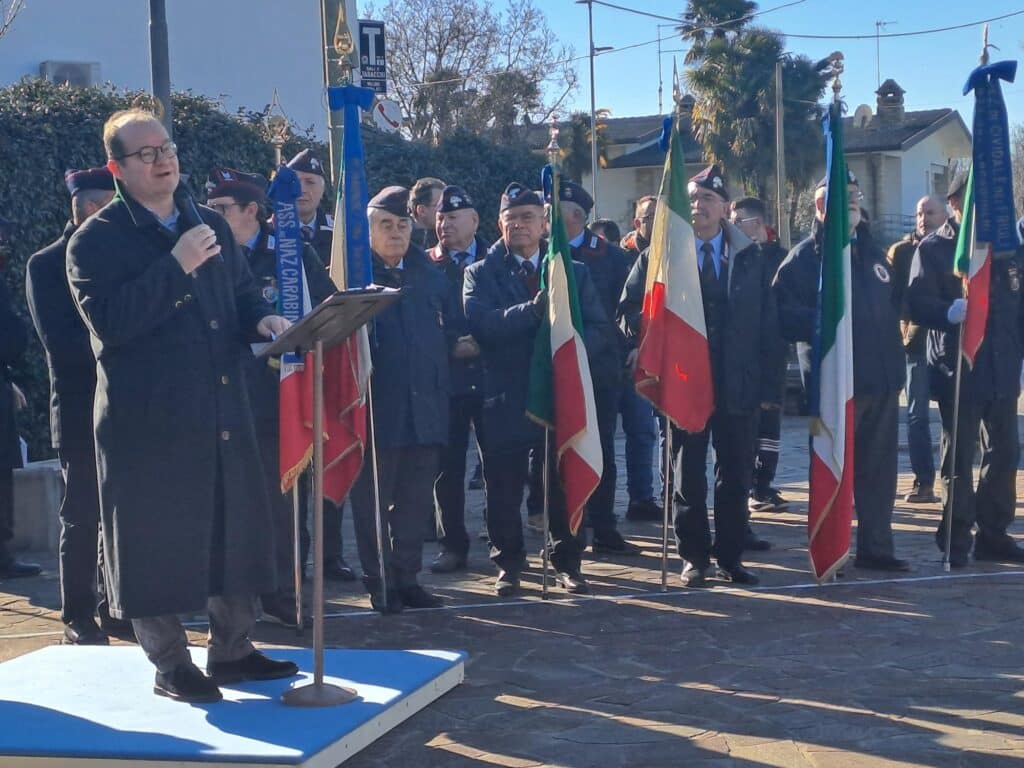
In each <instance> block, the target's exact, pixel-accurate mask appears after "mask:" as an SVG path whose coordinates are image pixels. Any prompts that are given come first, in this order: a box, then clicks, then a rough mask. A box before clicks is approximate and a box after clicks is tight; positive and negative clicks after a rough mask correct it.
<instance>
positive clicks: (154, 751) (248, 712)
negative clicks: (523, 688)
mask: <svg viewBox="0 0 1024 768" xmlns="http://www.w3.org/2000/svg"><path fill="white" fill-rule="evenodd" d="M268 653H269V654H270V655H272V656H273V657H274V658H280V659H291V660H292V661H294V662H295V663H296V664H298V665H299V668H300V669H301V670H302V673H301V675H300V676H299V677H295V678H291V679H288V680H272V681H267V682H254V683H241V684H238V685H232V686H225V687H223V688H222V691H223V692H224V701H222V702H219V703H217V704H182V703H179V702H174V701H171V700H170V699H166V698H163V697H161V696H156V695H154V694H153V672H154V670H153V667H152V666H151V665H150V664H149V662H148V661H147V660H146V657H145V656H144V655H143V653H142V651H141V650H139V649H138V648H137V647H134V646H132V647H128V646H120V647H111V648H99V647H70V646H54V647H51V648H44V649H43V650H40V651H36V652H35V653H30V654H27V655H25V656H21V657H19V658H17V659H13V660H12V661H8V662H6V663H4V664H0V765H2V766H4V768H43V767H44V766H45V768H55V767H56V766H61V768H64V767H65V766H66V767H67V768H84V767H85V766H88V768H99V766H108V765H114V766H118V767H121V766H133V767H134V766H146V767H147V768H168V765H173V766H175V768H184V767H185V766H199V765H209V764H210V763H225V764H230V765H232V766H263V765H293V766H306V767H308V768H333V766H336V765H338V764H339V763H341V762H343V761H345V760H347V759H348V758H349V757H351V756H352V755H354V754H355V753H356V752H358V751H359V750H361V749H362V748H363V747H365V746H367V745H368V744H371V743H372V742H373V741H375V740H376V739H378V738H380V736H382V735H383V734H385V733H387V732H388V731H390V730H391V729H392V728H394V727H395V726H397V725H398V724H399V723H401V722H402V721H403V720H405V719H406V718H408V717H410V716H411V715H413V714H415V713H416V712H418V711H419V710H421V709H423V708H424V707H426V706H427V705H429V704H430V703H431V702H432V701H434V700H435V699H437V698H439V697H440V696H442V695H443V694H444V693H446V692H447V691H449V690H451V689H452V688H454V687H455V686H456V685H458V684H459V683H461V682H462V679H463V671H464V669H463V667H464V661H465V654H463V653H458V652H453V651H350V650H327V651H325V652H324V673H325V682H329V683H330V682H333V683H336V684H339V685H345V686H348V687H350V688H355V689H356V691H357V692H358V694H359V699H358V700H357V701H355V702H353V703H351V704H346V705H343V706H339V707H329V708H325V709H300V708H294V707H286V706H285V705H284V704H282V703H281V693H282V692H284V691H286V690H287V689H288V688H290V687H295V686H298V685H301V684H304V683H306V682H309V681H310V680H311V679H312V668H313V652H312V651H311V650H271V651H268ZM192 656H193V659H194V660H195V662H196V664H197V665H198V666H199V667H200V668H203V667H205V664H206V651H205V649H201V648H195V649H192Z"/></svg>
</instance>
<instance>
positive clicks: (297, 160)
mask: <svg viewBox="0 0 1024 768" xmlns="http://www.w3.org/2000/svg"><path fill="white" fill-rule="evenodd" d="M288 167H289V168H291V169H292V170H293V171H301V172H302V173H315V174H316V175H317V176H323V175H324V164H323V163H321V162H320V159H319V158H318V157H317V156H316V155H314V154H313V150H311V149H304V150H302V151H301V152H299V154H297V155H296V156H295V157H293V158H292V159H291V160H289V161H288Z"/></svg>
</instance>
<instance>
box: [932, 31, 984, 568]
mask: <svg viewBox="0 0 1024 768" xmlns="http://www.w3.org/2000/svg"><path fill="white" fill-rule="evenodd" d="M988 49H989V42H988V24H986V25H985V26H984V28H983V29H982V33H981V56H980V57H979V58H978V62H979V63H980V64H981V66H983V67H984V66H985V65H986V64H988ZM973 203H974V201H973V199H972V201H971V204H972V206H973ZM965 213H968V214H969V215H968V216H964V217H963V218H962V219H961V221H969V222H971V229H972V231H971V233H970V250H969V251H968V253H969V254H971V255H972V256H973V254H974V245H975V242H974V237H975V231H974V226H973V225H974V215H973V211H967V212H965ZM966 286H967V278H966V277H965V278H964V280H963V287H964V288H966ZM963 293H964V294H965V295H964V301H966V302H969V301H970V300H971V298H970V296H969V295H967V292H966V290H964V291H963ZM965 324H966V315H965V319H964V321H963V322H961V323H960V327H959V329H957V345H956V346H957V352H956V383H955V385H954V388H953V434H952V439H953V446H952V448H950V451H949V461H950V469H949V499H948V501H949V503H948V504H945V505H943V510H942V522H943V524H944V525H945V526H946V548H945V550H944V551H943V553H942V570H943V571H944V572H945V573H949V570H950V567H951V565H952V564H951V563H950V558H951V556H952V550H953V505H954V504H955V503H956V481H957V475H958V472H957V463H956V454H957V441H958V439H959V433H960V380H961V378H962V377H963V367H964V325H965ZM970 481H971V482H972V483H973V481H974V478H973V477H972V478H970ZM946 507H948V508H949V509H948V512H947V510H946Z"/></svg>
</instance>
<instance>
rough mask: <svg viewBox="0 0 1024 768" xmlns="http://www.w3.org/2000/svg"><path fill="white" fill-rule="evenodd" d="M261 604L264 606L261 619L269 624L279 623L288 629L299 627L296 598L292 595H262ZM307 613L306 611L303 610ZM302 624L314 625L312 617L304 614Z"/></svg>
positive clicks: (305, 625) (306, 625) (304, 625)
mask: <svg viewBox="0 0 1024 768" xmlns="http://www.w3.org/2000/svg"><path fill="white" fill-rule="evenodd" d="M260 604H261V606H262V608H263V611H262V613H261V614H260V621H263V622H266V623H267V624H277V625H279V626H282V627H286V628H287V629H298V628H299V621H298V617H297V616H296V613H295V598H294V597H291V596H290V595H271V596H269V597H261V598H260ZM303 614H305V611H303ZM302 626H303V627H311V626H313V620H312V618H311V617H309V616H306V615H303V617H302Z"/></svg>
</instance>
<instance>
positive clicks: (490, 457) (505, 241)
mask: <svg viewBox="0 0 1024 768" xmlns="http://www.w3.org/2000/svg"><path fill="white" fill-rule="evenodd" d="M499 215H500V219H499V226H500V228H501V231H502V239H501V240H500V241H499V242H498V243H496V244H495V245H494V246H492V248H491V250H490V251H489V252H488V253H487V257H486V258H485V259H484V260H483V261H478V262H477V263H475V264H473V265H471V266H470V267H469V269H467V270H466V273H465V278H464V284H463V304H464V306H465V311H466V318H467V320H468V322H469V327H470V330H471V331H472V334H473V338H474V339H476V340H477V342H478V343H479V345H480V350H481V357H482V361H483V367H484V376H483V381H484V401H483V424H484V429H483V431H482V434H481V437H482V443H481V447H482V449H483V467H484V481H485V483H486V486H487V513H486V514H487V532H488V535H489V538H490V547H491V560H492V561H493V562H494V564H495V565H496V566H497V568H498V578H497V581H496V582H495V585H494V589H495V592H496V593H497V594H498V595H499V596H502V597H506V596H509V595H513V594H515V593H516V592H517V591H518V590H519V583H520V578H521V574H522V571H523V569H524V568H525V566H526V552H525V545H524V541H523V521H522V517H521V514H520V507H521V506H522V501H523V492H524V489H525V486H526V483H527V480H528V474H529V470H528V465H529V455H530V450H531V449H535V448H537V447H538V446H543V444H544V435H543V432H542V431H541V428H540V427H539V426H538V425H537V424H535V423H534V422H532V421H530V420H529V419H528V418H527V416H526V399H527V388H528V386H529V371H530V360H531V359H532V357H533V347H534V339H535V338H536V335H537V330H538V328H539V327H540V325H541V319H542V318H543V316H544V313H545V312H546V311H547V297H546V295H545V293H544V292H538V288H539V285H540V276H539V274H538V269H539V268H540V266H541V262H542V255H543V254H544V253H545V251H546V250H547V243H545V242H544V240H543V239H542V236H543V232H544V206H543V203H542V202H541V199H540V197H539V196H538V195H537V193H536V192H533V191H532V190H530V189H527V188H526V187H524V186H523V185H522V184H518V183H515V182H513V183H512V184H509V185H508V187H506V188H505V192H504V194H503V195H502V196H501V206H500V214H499ZM573 267H574V269H575V273H576V285H577V289H578V292H579V300H580V312H581V315H582V319H583V325H584V339H585V343H586V346H587V356H588V358H589V360H590V368H591V370H601V368H602V367H604V368H605V369H607V367H608V366H614V365H615V359H614V355H615V350H614V346H615V345H614V328H613V327H612V324H611V322H610V321H609V320H608V318H607V317H606V315H605V312H604V309H603V308H602V307H601V303H600V300H599V299H598V297H597V293H596V291H595V290H594V285H593V282H592V281H591V279H590V273H589V272H588V270H587V268H586V267H585V266H584V265H582V264H579V263H574V264H573ZM540 453H541V455H543V448H541V451H540ZM556 463H557V462H556V461H554V460H552V461H551V462H550V465H551V466H550V470H551V474H550V491H551V493H550V509H549V512H550V515H549V522H550V537H551V538H550V541H549V542H548V546H549V547H550V548H551V562H552V564H553V565H554V568H555V572H556V576H555V580H556V583H557V584H558V585H559V586H561V587H563V588H564V589H565V590H566V591H568V592H571V593H585V592H588V591H589V587H588V585H587V582H586V581H585V580H584V579H583V576H582V574H581V573H580V555H581V553H582V546H581V542H580V540H579V539H578V538H577V537H576V536H573V535H572V533H571V531H570V529H569V520H568V515H567V514H566V509H565V500H564V497H563V495H562V488H561V483H560V481H559V478H558V473H557V471H556V469H555V466H556Z"/></svg>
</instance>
